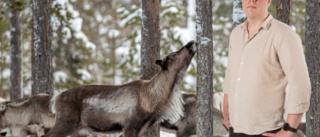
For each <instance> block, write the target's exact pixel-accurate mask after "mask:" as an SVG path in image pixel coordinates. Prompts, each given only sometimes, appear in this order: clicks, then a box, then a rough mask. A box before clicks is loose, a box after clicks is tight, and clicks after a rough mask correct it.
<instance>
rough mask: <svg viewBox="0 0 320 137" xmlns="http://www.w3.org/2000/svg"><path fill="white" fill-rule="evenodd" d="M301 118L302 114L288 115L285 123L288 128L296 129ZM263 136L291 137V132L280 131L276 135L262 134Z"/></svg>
mask: <svg viewBox="0 0 320 137" xmlns="http://www.w3.org/2000/svg"><path fill="white" fill-rule="evenodd" d="M302 116H303V113H300V114H288V117H287V123H289V125H290V127H293V128H295V129H296V128H297V127H298V126H299V123H300V121H301V118H302ZM262 135H263V136H267V137H292V136H293V132H291V131H284V130H283V129H281V130H280V131H279V132H278V133H275V134H274V133H264V134H262Z"/></svg>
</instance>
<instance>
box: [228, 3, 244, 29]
mask: <svg viewBox="0 0 320 137" xmlns="http://www.w3.org/2000/svg"><path fill="white" fill-rule="evenodd" d="M232 14H233V15H232V19H233V28H235V27H236V26H238V25H239V24H241V23H243V22H244V21H245V20H246V19H247V16H246V14H244V12H243V10H242V0H234V1H233V13H232Z"/></svg>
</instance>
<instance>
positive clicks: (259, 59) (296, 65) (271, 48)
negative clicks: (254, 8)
mask: <svg viewBox="0 0 320 137" xmlns="http://www.w3.org/2000/svg"><path fill="white" fill-rule="evenodd" d="M246 27H247V22H244V23H242V24H240V25H239V26H237V27H236V28H235V29H234V30H233V31H232V33H231V36H230V43H229V44H230V45H229V56H228V67H227V71H226V76H225V82H224V84H223V92H224V93H225V94H228V97H229V98H228V101H229V102H228V104H229V113H230V123H231V126H232V127H233V128H234V132H238V133H239V132H241V133H246V134H250V135H254V134H261V133H263V132H265V131H270V130H274V129H277V128H280V127H281V126H282V125H283V123H284V118H283V114H284V111H285V110H286V112H287V113H289V114H298V113H303V112H306V111H307V110H308V108H309V101H310V93H311V85H310V79H309V74H308V69H307V65H306V61H305V57H304V53H303V47H302V44H301V39H300V37H299V36H298V35H297V34H296V33H295V32H294V31H293V30H292V29H291V28H290V27H289V26H288V25H286V24H284V23H282V22H280V21H278V20H275V19H273V17H272V16H271V15H269V17H268V18H267V19H266V21H265V22H264V23H263V24H262V25H261V27H260V29H259V30H258V31H257V32H256V33H254V34H253V35H252V36H251V37H250V38H248V32H247V28H246ZM287 85H290V88H288V89H289V90H288V92H287V95H286V93H285V88H286V86H287ZM286 96H288V100H286V102H287V104H286V106H284V102H285V97H286Z"/></svg>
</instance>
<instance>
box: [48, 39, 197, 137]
mask: <svg viewBox="0 0 320 137" xmlns="http://www.w3.org/2000/svg"><path fill="white" fill-rule="evenodd" d="M196 51H197V46H196V42H195V41H190V42H188V43H187V44H186V45H185V46H183V47H182V48H181V49H180V50H179V51H177V52H173V53H171V54H169V55H168V56H167V57H165V58H164V59H162V60H157V61H156V64H158V65H159V66H160V67H161V70H160V71H159V72H158V73H157V74H156V76H154V77H153V78H152V79H150V80H137V81H133V82H130V83H127V84H124V85H89V86H80V87H75V88H72V89H70V90H67V91H65V92H62V93H60V94H58V95H57V96H55V97H54V99H53V105H52V109H53V112H55V115H56V118H55V125H54V127H53V128H52V129H51V130H50V131H49V133H48V134H46V135H45V137H62V136H68V135H70V136H87V134H88V133H91V134H94V132H109V131H121V130H122V131H123V132H122V133H123V136H124V137H137V136H138V135H141V134H142V133H143V132H144V131H145V129H146V128H148V127H150V126H151V125H152V124H153V123H155V122H158V121H161V120H163V119H165V120H168V121H169V122H171V123H174V122H176V121H177V120H179V119H180V117H181V116H183V100H182V97H181V93H180V90H179V88H180V85H181V83H182V80H183V76H184V74H185V72H186V70H187V68H188V66H189V64H190V62H191V59H192V58H193V56H194V54H195V53H196ZM82 131H83V132H82Z"/></svg>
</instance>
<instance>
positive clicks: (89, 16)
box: [0, 0, 306, 98]
mask: <svg viewBox="0 0 320 137" xmlns="http://www.w3.org/2000/svg"><path fill="white" fill-rule="evenodd" d="M31 5H32V1H31V0H24V1H23V2H21V3H18V4H17V5H15V6H17V7H18V8H17V9H19V10H21V14H22V15H21V22H22V26H21V28H22V77H23V82H22V92H23V94H24V95H30V94H31V85H32V81H31V79H32V78H31V77H32V76H31V65H32V62H31V49H32V6H31ZM0 8H1V9H0V12H1V14H0V34H1V35H0V94H1V96H2V97H5V98H9V97H8V96H9V93H10V63H11V61H10V19H9V17H10V12H9V11H10V8H12V5H10V4H9V0H3V1H1V2H0ZM232 8H233V0H214V1H213V9H212V12H213V16H212V20H213V24H212V27H213V54H214V74H213V77H214V80H213V85H214V91H215V92H222V88H221V84H222V82H223V80H224V73H225V68H226V64H227V56H228V39H229V34H230V32H231V30H232V28H233V25H232V24H233V20H232V18H233V17H232ZM141 12H142V9H141V3H140V1H139V0H120V1H119V0H94V1H92V0H52V7H51V25H52V26H51V27H52V37H51V39H52V52H53V54H52V58H53V63H52V64H53V78H54V93H58V92H61V91H64V90H66V89H69V88H71V87H75V86H79V85H87V84H122V83H126V82H129V81H132V80H137V79H140V48H141V18H140V16H141ZM270 12H271V14H272V15H273V17H274V18H275V17H276V15H275V14H276V8H275V1H273V3H272V5H271V8H270ZM305 12H306V10H305V1H304V0H292V10H291V13H290V19H291V25H290V26H291V27H292V29H293V30H295V31H296V32H297V33H298V34H299V35H300V37H301V38H302V41H303V45H305ZM160 31H161V41H160V47H161V51H160V56H161V57H164V56H165V55H167V54H168V53H170V52H172V51H175V50H177V49H179V48H180V47H181V46H182V45H183V44H185V43H187V42H188V41H189V40H196V33H195V1H194V0H175V1H173V0H161V9H160ZM196 74H197V71H196V60H193V61H192V63H191V66H190V67H189V69H188V73H187V74H186V76H185V79H184V82H183V84H182V87H181V90H182V91H183V92H190V93H195V92H196Z"/></svg>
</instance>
